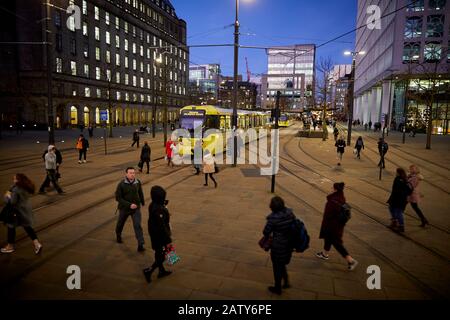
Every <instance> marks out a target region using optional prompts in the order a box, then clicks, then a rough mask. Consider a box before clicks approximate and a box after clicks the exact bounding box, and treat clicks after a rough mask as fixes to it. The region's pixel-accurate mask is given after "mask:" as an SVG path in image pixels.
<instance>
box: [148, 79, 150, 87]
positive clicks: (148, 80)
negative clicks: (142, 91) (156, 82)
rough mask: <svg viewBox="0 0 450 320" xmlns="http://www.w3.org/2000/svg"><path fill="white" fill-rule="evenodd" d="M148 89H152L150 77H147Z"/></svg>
mask: <svg viewBox="0 0 450 320" xmlns="http://www.w3.org/2000/svg"><path fill="white" fill-rule="evenodd" d="M147 89H150V79H147Z"/></svg>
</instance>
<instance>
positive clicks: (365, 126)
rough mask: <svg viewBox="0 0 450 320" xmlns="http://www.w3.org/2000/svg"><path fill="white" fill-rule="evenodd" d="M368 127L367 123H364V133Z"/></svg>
mask: <svg viewBox="0 0 450 320" xmlns="http://www.w3.org/2000/svg"><path fill="white" fill-rule="evenodd" d="M368 126H369V125H368V124H367V123H365V124H364V131H367V127H368Z"/></svg>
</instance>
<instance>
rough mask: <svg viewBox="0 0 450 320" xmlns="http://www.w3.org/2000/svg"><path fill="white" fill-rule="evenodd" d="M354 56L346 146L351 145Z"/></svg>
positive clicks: (354, 60)
mask: <svg viewBox="0 0 450 320" xmlns="http://www.w3.org/2000/svg"><path fill="white" fill-rule="evenodd" d="M355 56H356V54H355V53H353V61H352V72H351V76H350V78H351V82H352V83H351V86H350V91H351V92H350V93H351V95H349V96H350V101H349V112H348V130H347V145H351V143H352V121H353V99H354V94H355V63H356V58H355Z"/></svg>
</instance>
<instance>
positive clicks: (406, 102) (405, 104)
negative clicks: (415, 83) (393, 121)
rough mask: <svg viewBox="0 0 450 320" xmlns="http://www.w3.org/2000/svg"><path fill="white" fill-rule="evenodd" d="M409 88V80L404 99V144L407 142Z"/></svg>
mask: <svg viewBox="0 0 450 320" xmlns="http://www.w3.org/2000/svg"><path fill="white" fill-rule="evenodd" d="M408 88H409V79H408V80H406V82H405V96H404V99H403V103H404V105H403V127H402V131H403V136H402V143H403V144H405V142H406V117H407V109H408Z"/></svg>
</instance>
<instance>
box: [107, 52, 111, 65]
mask: <svg viewBox="0 0 450 320" xmlns="http://www.w3.org/2000/svg"><path fill="white" fill-rule="evenodd" d="M106 63H111V51H109V50H106Z"/></svg>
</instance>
